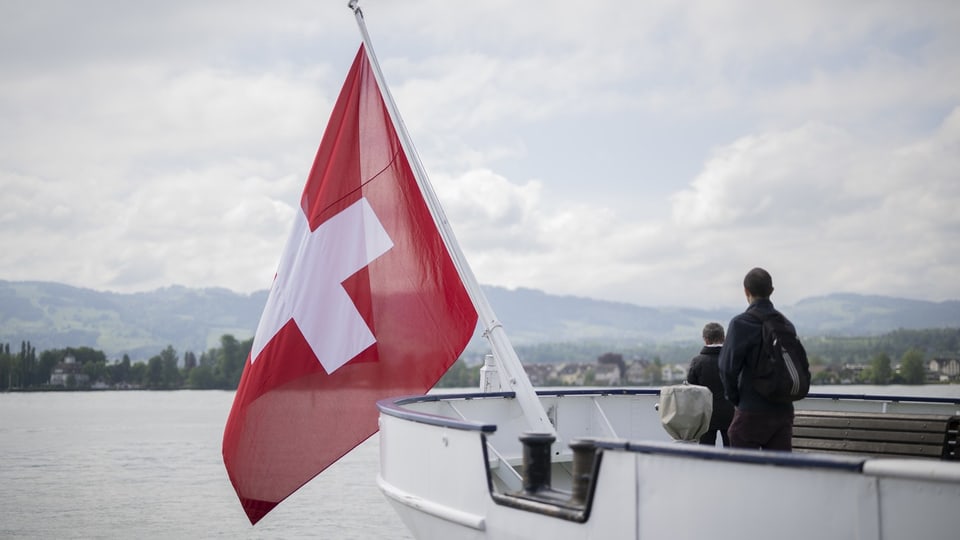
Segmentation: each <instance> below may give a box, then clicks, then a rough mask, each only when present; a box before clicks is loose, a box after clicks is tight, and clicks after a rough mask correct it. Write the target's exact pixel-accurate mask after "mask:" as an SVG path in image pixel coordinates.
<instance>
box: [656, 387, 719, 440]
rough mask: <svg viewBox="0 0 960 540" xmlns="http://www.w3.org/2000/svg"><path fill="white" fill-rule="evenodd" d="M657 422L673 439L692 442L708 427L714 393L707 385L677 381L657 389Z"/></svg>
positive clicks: (698, 438)
mask: <svg viewBox="0 0 960 540" xmlns="http://www.w3.org/2000/svg"><path fill="white" fill-rule="evenodd" d="M657 408H658V409H659V411H660V423H661V424H663V429H665V430H666V431H667V433H669V434H670V436H671V437H673V439H674V440H676V441H685V442H695V441H699V440H700V437H701V436H702V435H703V434H704V433H706V432H707V429H709V428H710V417H711V416H712V415H713V392H711V391H710V389H709V388H707V387H706V386H699V385H696V384H687V383H684V384H678V385H674V386H664V387H662V388H661V389H660V402H659V403H658V404H657Z"/></svg>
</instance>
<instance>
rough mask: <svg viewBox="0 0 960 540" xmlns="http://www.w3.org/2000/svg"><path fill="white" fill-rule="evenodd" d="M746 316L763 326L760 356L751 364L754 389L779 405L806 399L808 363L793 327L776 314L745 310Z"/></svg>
mask: <svg viewBox="0 0 960 540" xmlns="http://www.w3.org/2000/svg"><path fill="white" fill-rule="evenodd" d="M747 314H749V315H751V316H753V317H754V318H756V319H758V320H759V321H760V322H761V323H762V325H763V341H762V343H761V346H760V354H758V355H757V358H756V361H755V362H754V364H753V388H754V389H755V390H756V391H757V393H759V394H760V395H761V396H763V397H765V398H767V399H768V400H770V401H775V402H778V403H790V402H793V401H797V400H799V399H803V398H805V397H806V396H807V393H808V392H809V391H810V363H809V362H808V361H807V351H806V350H805V349H804V348H803V344H802V343H800V339H799V338H798V337H797V332H796V329H794V327H793V324H791V323H790V321H788V320H787V318H786V317H784V316H783V314H782V313H780V312H779V311H774V312H773V313H770V314H768V315H760V314H759V313H757V312H756V310H754V309H748V310H747Z"/></svg>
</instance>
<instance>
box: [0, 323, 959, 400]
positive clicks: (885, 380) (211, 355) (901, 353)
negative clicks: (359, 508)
mask: <svg viewBox="0 0 960 540" xmlns="http://www.w3.org/2000/svg"><path fill="white" fill-rule="evenodd" d="M252 345H253V338H250V339H247V340H243V341H240V340H237V339H236V338H235V337H234V336H232V335H230V334H224V335H223V336H221V338H220V346H219V347H212V348H210V349H208V350H207V351H204V352H202V353H201V354H200V356H199V357H197V356H196V355H195V354H194V353H193V352H192V351H186V352H184V353H183V356H182V358H181V357H180V355H179V354H178V353H177V351H176V349H174V348H173V346H172V345H168V346H167V347H166V348H165V349H163V350H162V351H161V352H160V353H159V354H157V355H155V356H153V357H151V358H150V359H149V360H147V361H146V362H131V360H130V358H129V356H127V355H124V356H123V357H122V358H121V359H119V360H114V361H110V360H108V359H107V357H106V355H105V354H104V352H103V351H99V350H95V349H93V348H91V347H66V348H62V349H51V350H46V351H42V352H40V353H38V352H37V350H36V348H35V347H33V346H32V345H31V344H30V342H29V341H23V342H21V343H20V347H19V348H17V347H15V346H11V344H10V343H0V391H4V390H18V389H23V390H36V389H44V388H50V384H49V383H50V376H51V374H52V373H53V371H54V369H55V368H56V367H57V365H58V364H60V363H61V362H63V360H64V358H66V357H67V356H72V357H73V358H74V359H75V362H76V364H78V366H79V373H82V374H84V375H86V379H87V381H88V384H89V385H94V384H95V383H99V385H98V386H100V387H108V388H145V389H180V388H188V389H224V390H235V389H236V388H237V385H238V383H239V382H240V375H241V374H242V372H243V366H244V364H245V363H246V359H247V356H248V355H249V353H250V348H251V347H252ZM804 345H805V346H806V348H807V353H808V355H809V356H810V359H811V364H812V365H813V366H816V367H817V368H818V369H816V370H815V374H814V382H815V383H816V384H835V383H840V382H855V383H864V384H890V383H902V384H918V383H922V382H924V377H925V374H926V373H925V366H926V364H927V362H928V361H929V360H930V359H931V358H935V357H953V358H956V357H958V356H960V328H944V329H927V330H897V331H894V332H889V333H887V334H883V335H880V336H875V337H818V338H804ZM699 347H700V344H698V343H696V342H693V341H691V342H689V343H672V344H661V345H652V346H648V347H637V346H625V347H614V350H615V351H616V354H617V355H618V356H622V357H623V358H625V359H627V361H636V360H640V359H646V360H647V361H649V362H650V364H651V365H653V366H654V367H655V368H659V367H660V366H662V365H666V364H681V365H682V364H684V363H686V362H689V360H690V358H692V357H693V356H694V355H695V354H696V353H697V352H698V351H699ZM517 354H518V356H519V357H520V359H521V360H522V361H523V363H524V364H537V363H559V362H579V363H589V362H600V361H601V360H600V359H601V358H604V355H609V354H611V345H610V344H609V343H599V342H598V343H583V342H581V343H569V344H566V343H550V344H539V345H529V346H518V347H517ZM897 364H899V368H900V369H899V370H896V369H895V366H896V365H897ZM856 366H860V367H859V368H857V367H856ZM479 370H480V365H467V363H466V362H464V361H463V360H462V359H461V360H459V361H457V362H456V363H454V365H453V366H452V367H451V368H450V370H449V371H448V372H447V373H446V374H445V375H444V376H443V378H442V379H441V380H440V381H439V382H438V384H437V386H441V387H459V388H465V387H475V386H477V385H478V384H479V378H480V376H479ZM655 371H656V369H655ZM65 386H66V387H68V388H70V387H74V388H77V387H81V386H80V385H79V384H76V383H75V384H74V385H72V386H71V385H70V384H69V382H68V384H67V385H65Z"/></svg>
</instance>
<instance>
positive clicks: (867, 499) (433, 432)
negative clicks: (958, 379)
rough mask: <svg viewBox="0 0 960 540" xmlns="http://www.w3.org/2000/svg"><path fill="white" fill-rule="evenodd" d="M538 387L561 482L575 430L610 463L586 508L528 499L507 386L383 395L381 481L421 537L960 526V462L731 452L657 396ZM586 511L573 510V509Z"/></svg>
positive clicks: (797, 534) (948, 533)
mask: <svg viewBox="0 0 960 540" xmlns="http://www.w3.org/2000/svg"><path fill="white" fill-rule="evenodd" d="M606 392H607V393H603V391H599V390H598V391H595V392H589V391H584V392H571V393H566V394H559V395H541V400H542V402H543V404H544V408H545V409H546V410H547V411H548V414H549V415H550V418H551V421H552V422H553V424H554V425H555V426H556V429H557V438H558V442H556V443H554V445H553V447H552V462H553V466H552V467H551V469H550V470H551V475H550V477H551V483H552V488H555V490H557V491H558V492H561V493H562V492H569V491H571V490H572V489H573V482H574V481H573V478H572V475H571V469H572V464H571V460H572V454H571V451H570V449H569V448H568V447H567V444H568V443H569V442H570V441H572V440H574V439H577V438H585V437H587V438H591V439H594V440H596V444H597V446H598V447H599V452H598V455H599V456H600V457H599V464H598V465H597V466H596V467H595V469H594V470H595V476H594V477H593V481H592V484H591V488H590V489H591V496H590V497H589V498H588V501H587V503H586V504H585V505H584V507H583V508H582V510H580V511H570V510H569V508H564V505H563V504H560V505H559V506H557V505H551V504H547V503H540V504H539V505H538V503H537V501H535V500H534V501H532V502H531V501H528V500H525V499H523V498H520V499H519V503H517V504H519V505H520V506H524V505H526V506H525V507H522V508H517V507H513V506H509V505H506V504H503V501H504V499H507V500H508V502H509V501H510V500H513V501H514V502H516V499H512V498H511V497H509V496H505V494H506V495H509V494H511V493H518V492H522V491H523V487H524V484H523V482H524V480H523V478H522V477H521V475H520V473H518V472H517V469H520V468H521V467H520V465H521V464H522V462H523V448H522V445H521V443H520V442H519V440H518V438H519V436H520V435H521V431H522V429H523V425H524V423H523V417H522V414H521V411H520V410H519V407H518V406H517V404H516V403H514V400H513V399H512V397H510V395H509V394H497V395H493V396H492V397H490V396H487V397H484V395H483V394H477V395H473V396H471V397H466V396H429V397H428V398H427V400H423V399H415V398H411V399H408V400H399V401H392V400H387V401H384V402H381V403H380V404H379V405H380V409H381V415H380V448H381V450H380V451H381V471H380V475H379V477H378V483H379V486H380V488H381V490H382V491H383V493H384V494H385V495H386V497H387V498H388V500H389V501H390V502H391V504H392V505H393V507H394V508H395V509H396V510H397V512H398V513H399V515H400V517H401V519H402V520H403V522H404V523H405V524H406V526H407V527H408V528H409V530H410V531H411V533H412V534H413V535H414V536H415V537H416V538H418V539H457V538H463V539H480V538H485V539H512V538H517V539H520V538H524V539H529V538H548V539H551V540H565V539H574V538H577V539H587V538H603V539H620V538H623V539H628V538H629V539H637V538H671V539H682V538H697V539H700V538H703V537H704V536H705V535H707V536H717V535H719V536H720V537H725V536H730V537H735V538H738V539H753V538H783V539H791V538H797V539H800V538H803V539H805V540H806V539H809V538H851V539H889V538H912V539H922V538H930V539H942V538H955V537H956V535H957V527H956V520H955V518H954V513H955V512H956V510H957V509H958V508H960V462H956V461H951V462H947V461H938V460H915V459H869V458H867V457H859V456H830V455H826V454H815V453H799V452H795V453H783V452H756V451H745V450H730V449H723V448H712V447H704V446H701V445H696V444H687V443H680V442H674V441H672V440H671V439H670V438H669V436H668V435H667V433H666V431H665V430H664V429H663V427H662V425H661V424H660V419H659V416H658V414H657V412H656V411H655V405H656V403H657V401H658V393H657V390H655V389H649V390H624V391H613V392H612V393H611V391H609V390H607V391H606ZM797 408H798V409H803V408H806V409H830V410H838V409H839V410H851V411H852V410H865V411H876V412H897V413H909V412H912V411H916V412H920V413H928V414H929V413H936V414H958V413H960V404H957V403H935V402H927V403H911V402H906V401H894V400H893V399H880V400H864V399H851V400H837V399H823V398H808V399H807V400H804V401H802V402H798V403H797ZM571 506H572V507H574V508H576V505H571Z"/></svg>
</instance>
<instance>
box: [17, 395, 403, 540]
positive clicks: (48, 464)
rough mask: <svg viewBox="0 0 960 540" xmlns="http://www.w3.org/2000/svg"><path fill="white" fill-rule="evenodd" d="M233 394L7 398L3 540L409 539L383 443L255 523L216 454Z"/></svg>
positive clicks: (373, 442) (353, 456)
mask: <svg viewBox="0 0 960 540" xmlns="http://www.w3.org/2000/svg"><path fill="white" fill-rule="evenodd" d="M232 402H233V392H218V391H181V392H57V393H13V394H0V538H171V539H173V538H176V539H184V538H332V539H357V540H360V539H386V538H391V539H393V538H400V539H404V538H406V539H410V538H412V537H411V536H410V535H409V533H408V532H407V530H406V528H404V526H403V523H402V522H401V521H400V518H399V517H397V515H396V513H395V512H394V510H393V508H391V507H390V506H389V504H388V503H387V501H386V499H385V498H384V496H383V495H382V494H381V493H380V491H379V490H378V489H377V487H376V475H377V472H378V470H379V446H378V438H377V437H376V436H374V437H372V438H371V439H369V440H368V441H367V442H365V443H363V444H362V445H360V446H359V447H358V448H356V449H355V450H354V451H353V452H351V453H350V454H348V455H347V456H345V457H344V458H343V459H341V460H340V461H339V462H338V463H336V464H334V465H333V466H332V467H330V468H328V469H327V470H326V471H324V473H323V474H322V475H321V476H319V477H318V478H315V479H314V480H313V481H312V482H309V483H308V484H307V485H306V486H304V487H303V488H301V489H300V490H299V491H298V492H296V493H294V494H293V495H292V496H290V497H289V498H288V499H287V500H286V501H284V502H283V503H281V504H280V505H279V506H278V507H277V508H275V509H274V510H273V511H272V512H270V513H269V514H268V515H267V516H266V517H265V518H263V519H262V520H261V521H260V523H258V524H257V525H256V526H251V525H250V522H249V521H248V520H247V518H246V515H245V514H244V513H243V510H242V508H241V507H240V503H239V501H238V499H237V497H236V495H235V494H234V491H233V487H232V486H231V485H230V481H229V479H228V478H227V473H226V469H225V468H224V466H223V461H222V458H221V454H220V442H221V437H222V435H223V426H224V424H225V422H226V418H227V414H228V413H229V411H230V406H231V404H232Z"/></svg>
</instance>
